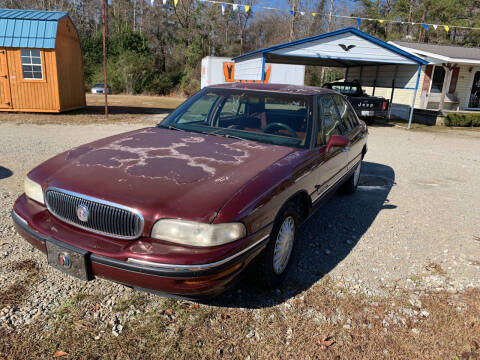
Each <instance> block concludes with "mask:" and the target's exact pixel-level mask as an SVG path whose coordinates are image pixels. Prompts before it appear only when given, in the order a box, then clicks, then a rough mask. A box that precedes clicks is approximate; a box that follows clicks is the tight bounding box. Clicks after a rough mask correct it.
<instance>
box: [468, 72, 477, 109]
mask: <svg viewBox="0 0 480 360" xmlns="http://www.w3.org/2000/svg"><path fill="white" fill-rule="evenodd" d="M468 108H469V109H480V71H476V72H475V75H474V76H473V83H472V88H471V92H470V100H469V101H468Z"/></svg>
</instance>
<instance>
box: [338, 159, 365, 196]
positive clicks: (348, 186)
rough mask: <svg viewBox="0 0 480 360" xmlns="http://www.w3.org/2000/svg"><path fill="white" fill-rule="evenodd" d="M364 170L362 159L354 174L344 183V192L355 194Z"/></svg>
mask: <svg viewBox="0 0 480 360" xmlns="http://www.w3.org/2000/svg"><path fill="white" fill-rule="evenodd" d="M361 171H362V160H360V161H359V162H358V164H357V165H356V167H355V170H354V171H353V174H352V175H350V177H349V178H348V180H347V181H345V183H344V184H343V185H342V190H343V192H345V193H347V194H353V193H354V192H355V190H357V186H358V182H359V180H360V173H361Z"/></svg>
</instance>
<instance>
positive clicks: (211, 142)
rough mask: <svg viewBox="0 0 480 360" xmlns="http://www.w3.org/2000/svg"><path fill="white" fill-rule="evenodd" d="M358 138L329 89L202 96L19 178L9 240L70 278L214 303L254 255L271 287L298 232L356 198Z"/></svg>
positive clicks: (258, 87) (240, 88) (257, 89)
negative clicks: (328, 205) (342, 200)
mask: <svg viewBox="0 0 480 360" xmlns="http://www.w3.org/2000/svg"><path fill="white" fill-rule="evenodd" d="M366 137H367V127H366V126H365V124H364V123H363V122H362V121H360V120H359V119H358V117H357V116H356V115H355V111H354V110H353V109H352V107H351V106H350V104H349V103H348V101H346V100H345V98H344V97H343V96H342V95H340V94H338V93H336V92H334V91H331V90H327V89H321V88H313V87H303V86H291V85H272V84H233V85H220V86H213V87H207V88H205V89H203V90H202V91H200V92H198V93H197V94H196V95H194V96H193V97H191V98H190V99H188V100H187V101H186V102H185V103H183V104H182V105H181V106H179V107H178V108H177V109H176V110H175V111H173V112H172V113H171V114H170V115H169V116H168V117H167V118H166V119H165V120H164V121H163V122H162V123H161V124H159V125H158V126H157V127H154V128H146V129H141V130H136V131H131V132H128V133H124V134H120V135H115V136H112V137H109V138H105V139H101V140H98V141H95V142H92V143H90V144H86V145H82V146H80V147H77V148H74V149H72V150H70V151H67V152H65V153H62V154H60V155H57V156H55V157H53V158H52V159H50V160H47V161H46V162H44V163H43V164H41V165H39V166H38V167H36V168H35V169H33V170H32V171H31V172H30V173H29V174H28V176H27V178H26V179H25V194H23V195H22V196H20V198H19V199H18V200H17V201H16V203H15V205H14V209H13V211H12V217H13V220H14V222H15V224H16V227H17V230H18V232H19V233H20V234H21V235H22V236H23V237H24V238H25V239H26V240H27V241H29V242H30V243H31V244H32V245H34V246H35V247H37V248H38V249H40V250H41V251H43V252H44V253H46V254H47V259H48V262H49V264H51V265H52V266H54V267H56V268H58V269H60V270H62V271H64V272H66V273H68V274H70V275H73V276H76V277H79V278H81V279H84V280H91V279H94V278H95V277H97V276H98V277H103V278H106V279H110V280H113V281H116V282H119V283H122V284H125V285H127V286H132V287H135V288H139V289H148V290H153V291H157V292H160V293H168V294H173V295H179V296H184V297H192V298H195V297H202V296H212V295H215V294H218V293H219V292H221V291H223V290H224V289H225V288H226V287H227V285H228V284H229V283H231V281H232V280H233V279H234V278H235V277H237V276H238V275H239V273H241V272H242V270H244V269H245V267H246V266H247V265H248V264H249V263H250V262H251V261H252V260H253V259H255V258H257V259H258V260H259V261H258V265H257V266H259V270H258V274H259V276H261V278H262V279H263V280H264V282H265V284H266V285H268V286H277V285H278V284H279V283H280V282H281V281H282V280H283V279H284V278H285V275H286V273H287V270H288V267H289V264H290V258H291V255H292V252H293V250H294V246H295V239H296V233H297V229H298V227H299V226H300V225H301V224H302V222H304V221H305V220H306V219H307V218H308V217H309V216H310V215H311V214H312V212H313V211H314V210H315V209H316V208H317V207H318V206H319V205H320V204H321V203H322V200H324V199H326V198H327V196H328V195H329V194H331V193H333V192H334V191H335V190H336V189H337V188H339V187H342V188H343V189H344V190H345V191H347V192H350V193H351V192H353V191H355V189H356V187H357V184H358V179H359V176H360V169H361V161H362V158H363V156H364V155H365V153H366V151H367V141H366V140H367V139H366Z"/></svg>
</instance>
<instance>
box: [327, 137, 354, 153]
mask: <svg viewBox="0 0 480 360" xmlns="http://www.w3.org/2000/svg"><path fill="white" fill-rule="evenodd" d="M349 142H350V140H348V138H347V137H345V136H343V135H332V136H330V139H329V140H328V143H327V152H329V151H330V149H331V148H332V147H334V146H340V147H345V146H347V145H348V143H349Z"/></svg>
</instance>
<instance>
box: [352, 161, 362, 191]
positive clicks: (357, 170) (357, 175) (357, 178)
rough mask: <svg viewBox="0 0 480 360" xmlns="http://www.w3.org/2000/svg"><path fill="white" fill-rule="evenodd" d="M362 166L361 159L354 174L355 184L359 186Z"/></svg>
mask: <svg viewBox="0 0 480 360" xmlns="http://www.w3.org/2000/svg"><path fill="white" fill-rule="evenodd" d="M361 168H362V162H361V161H360V162H359V163H358V165H357V168H356V169H355V172H354V174H353V185H355V186H357V184H358V180H359V179H360V170H361Z"/></svg>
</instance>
